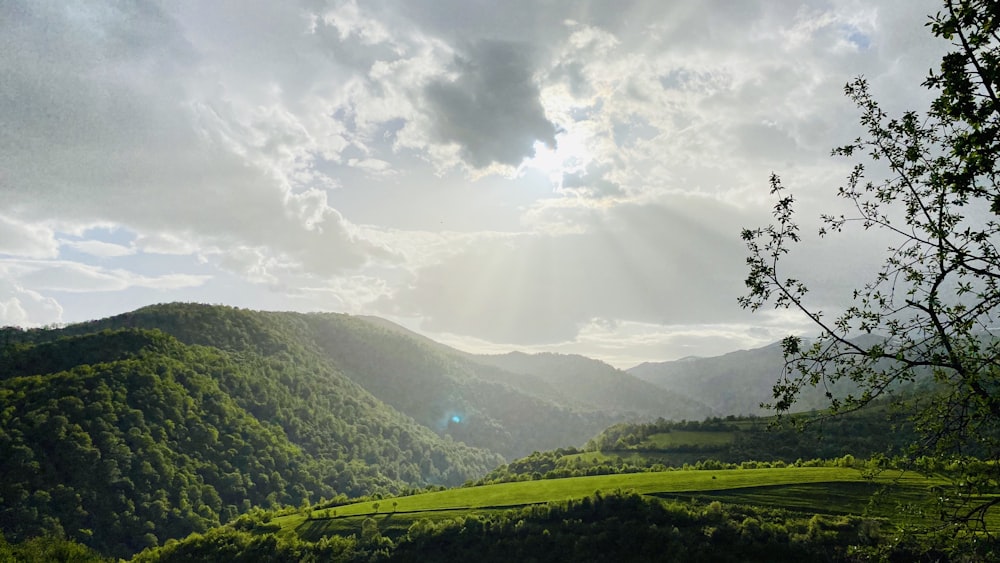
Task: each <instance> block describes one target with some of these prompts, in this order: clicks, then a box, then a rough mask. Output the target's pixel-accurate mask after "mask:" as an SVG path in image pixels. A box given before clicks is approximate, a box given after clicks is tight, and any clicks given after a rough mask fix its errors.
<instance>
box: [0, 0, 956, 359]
mask: <svg viewBox="0 0 1000 563" xmlns="http://www.w3.org/2000/svg"><path fill="white" fill-rule="evenodd" d="M936 8H937V6H936V5H935V4H932V3H930V2H929V1H923V0H921V1H919V2H916V1H913V0H895V1H884V2H862V1H809V2H773V1H764V0H756V1H751V0H746V1H743V0H741V1H739V2H726V1H721V0H720V1H716V2H676V1H675V2H663V1H661V0H647V1H642V0H636V1H630V2H596V1H595V2H569V1H553V2H533V1H510V2H480V1H468V0H438V1H433V2H432V1H411V0H406V1H403V0H400V1H398V2H393V1H388V0H385V1H373V2H361V3H357V2H322V1H307V0H302V1H289V2H249V1H247V2H238V3H216V2H194V1H192V2H185V1H180V2H173V1H171V2H144V3H135V4H133V3H110V2H86V1H83V2H74V3H65V2H62V1H44V0H23V1H22V0H5V1H4V2H2V3H0V31H2V32H0V76H2V77H3V78H2V80H0V325H8V324H13V325H21V326H38V325H47V324H52V323H67V322H76V321H82V320H87V319H93V318H100V317H106V316H109V315H113V314H117V313H121V312H124V311H128V310H132V309H135V308H137V307H140V306H143V305H146V304H149V303H157V302H167V301H198V302H206V303H223V304H228V305H235V306H241V307H250V308H254V309H275V310H296V311H336V312H346V313H352V314H365V315H376V316H380V317H385V318H388V319H391V320H393V321H396V322H399V323H401V324H403V325H405V326H407V327H409V328H412V329H414V330H417V331H419V332H422V333H424V334H426V335H428V336H430V337H432V338H434V339H436V340H439V341H442V342H445V343H448V344H451V345H454V346H457V347H459V348H462V349H465V350H468V351H473V352H500V351H507V350H511V349H520V350H525V351H557V352H572V353H581V354H585V355H588V356H590V357H594V358H600V359H603V360H606V361H608V362H610V363H612V364H614V365H617V366H619V367H629V366H631V365H635V364H637V363H639V362H642V361H647V360H654V361H655V360H668V359H674V358H679V357H683V356H688V355H713V354H719V353H722V352H726V351H729V350H733V349H737V348H749V347H753V346H759V345H762V344H765V343H768V342H771V341H773V340H775V339H778V338H780V337H781V336H783V335H785V334H787V333H788V332H797V331H802V330H804V329H805V328H806V325H803V324H802V323H801V321H800V319H797V318H795V317H794V316H790V315H784V314H777V313H768V314H763V315H759V314H758V315H754V316H752V317H751V316H750V315H748V314H747V313H745V312H743V311H741V310H740V309H739V307H738V306H737V304H736V298H737V296H739V295H741V294H742V292H743V278H744V276H745V273H744V250H743V247H742V244H741V242H740V240H739V232H740V228H741V227H742V226H752V225H758V224H761V223H763V222H766V221H767V220H768V217H769V209H770V205H771V203H770V201H769V200H768V198H767V191H768V183H767V180H768V176H769V174H770V173H771V172H772V171H775V172H778V173H780V174H782V176H783V178H784V179H785V183H786V184H787V185H790V186H794V187H795V188H796V189H797V190H800V194H801V197H802V202H803V206H804V210H805V212H806V213H813V214H815V213H818V212H820V211H822V210H824V209H825V208H826V206H827V205H828V202H829V201H830V199H831V197H832V194H833V193H834V192H835V190H836V187H837V186H839V185H840V184H841V182H842V178H843V177H844V175H845V173H846V170H847V169H848V168H849V165H850V163H849V162H845V161H839V160H835V159H832V158H831V157H830V156H829V153H830V149H832V148H833V147H834V146H836V145H838V144H842V143H845V142H848V141H850V140H851V139H853V138H854V137H855V136H856V135H857V134H858V130H857V129H856V125H855V124H856V122H857V118H856V117H857V112H856V110H855V109H854V108H853V107H852V106H851V104H850V102H849V101H848V100H846V99H845V98H844V97H843V95H842V87H843V85H844V83H846V82H847V81H848V80H849V79H851V78H852V77H854V76H857V75H864V76H866V77H867V78H868V79H869V80H870V81H871V83H872V90H873V92H874V94H875V96H876V98H878V99H880V100H882V101H884V103H886V105H887V109H890V110H892V111H899V110H903V109H922V108H924V107H926V104H927V100H928V98H929V96H928V94H927V92H925V91H924V90H922V89H921V88H920V87H919V84H920V82H921V81H922V80H923V78H924V77H925V76H926V74H927V72H928V68H927V64H928V63H927V61H936V60H938V59H939V58H940V53H941V52H943V50H944V48H945V45H943V44H940V43H935V42H934V41H931V40H929V39H928V37H929V34H928V33H927V32H926V31H925V29H924V25H923V24H924V23H925V22H926V21H927V16H926V14H928V13H932V12H933V11H934V10H935V9H936ZM829 244H830V246H828V247H825V250H823V251H821V252H814V253H811V254H809V255H807V256H803V257H801V258H799V260H800V262H799V264H800V267H802V268H807V269H808V270H809V271H810V273H811V274H813V276H814V277H815V278H817V279H819V280H820V282H822V283H821V287H820V288H818V289H820V291H819V293H818V294H817V296H816V299H818V300H819V302H818V305H819V306H820V308H822V305H823V304H824V300H825V299H829V301H830V302H831V303H842V302H843V298H844V295H845V294H846V295H849V292H850V288H851V287H853V285H852V281H855V280H854V279H853V276H855V275H858V274H856V271H857V270H856V269H855V268H854V267H853V266H852V264H854V262H848V263H847V264H848V267H845V260H846V259H850V260H854V261H856V262H858V263H864V262H865V260H866V257H867V256H869V255H873V256H875V255H877V253H878V251H879V250H880V249H879V248H874V247H872V246H871V245H870V244H869V245H868V246H866V247H864V248H862V247H859V246H855V245H853V242H852V240H851V239H846V240H843V241H839V242H835V243H829ZM866 253H867V254H866Z"/></svg>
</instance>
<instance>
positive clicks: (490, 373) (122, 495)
mask: <svg viewBox="0 0 1000 563" xmlns="http://www.w3.org/2000/svg"><path fill="white" fill-rule="evenodd" d="M542 360H545V361H547V362H549V363H550V364H552V367H553V369H554V370H556V369H558V370H560V371H558V372H557V373H556V372H554V373H553V374H552V375H547V374H546V373H544V370H542V369H540V368H539V366H543V365H544V364H545V362H541V363H539V362H538V358H530V359H529V360H528V362H527V363H528V364H531V365H532V366H534V367H531V368H530V369H527V368H525V369H520V368H519V371H509V370H507V369H504V367H503V366H502V365H491V363H490V361H487V360H483V359H482V358H478V357H475V356H473V355H470V354H465V353H462V352H459V351H457V350H453V349H450V348H448V347H446V346H443V345H440V344H437V343H434V342H433V341H429V340H428V339H426V338H423V337H419V336H417V335H414V334H412V333H408V332H407V331H405V329H402V328H400V327H397V326H396V325H392V323H389V322H388V321H381V320H379V321H375V320H373V319H370V318H359V317H352V316H349V315H339V314H298V313H272V312H255V311H248V310H242V309H238V308H231V307H217V306H207V305H196V304H167V305H155V306H150V307H144V308H142V309H139V310H136V311H133V312H130V313H126V314H123V315H118V316H115V317H110V318H107V319H100V320H95V321H91V322H87V323H80V324H75V325H70V326H67V327H64V328H61V329H32V330H21V329H16V328H5V329H0V459H4V460H8V462H6V463H4V464H2V465H0V498H2V502H0V532H2V533H3V534H4V535H6V537H7V539H9V540H12V541H19V540H21V539H23V538H27V537H30V536H32V535H36V534H40V533H50V534H56V535H65V537H67V538H69V539H73V540H78V541H81V542H83V543H84V544H86V545H88V546H91V547H95V548H97V549H98V550H100V551H101V552H102V553H105V554H110V555H116V556H122V555H127V554H129V553H132V552H134V551H136V550H138V549H141V548H142V547H145V546H148V545H152V544H154V543H157V542H162V541H164V540H166V539H168V538H176V537H180V536H183V535H185V534H187V533H189V532H193V531H204V530H207V529H209V528H211V527H212V526H215V525H218V524H220V523H224V522H227V521H229V520H231V519H233V518H234V517H236V516H237V515H239V514H241V513H244V512H246V511H247V510H248V509H250V508H251V507H252V506H263V507H274V506H280V505H298V504H301V503H303V502H310V501H313V502H314V501H317V500H319V499H321V498H334V497H337V496H358V495H368V494H373V493H378V494H386V493H392V492H399V491H403V490H408V489H410V488H414V487H416V488H420V487H425V486H428V485H457V484H460V483H463V482H466V481H470V480H474V479H477V478H480V477H482V476H483V475H485V474H486V473H487V472H488V471H490V470H491V469H493V468H495V467H497V466H498V465H500V464H501V463H502V462H503V461H504V460H505V459H508V460H509V459H514V458H516V457H518V456H523V455H526V454H527V453H529V452H531V451H534V450H549V449H552V448H555V447H559V446H563V445H567V444H570V445H572V444H576V445H582V444H583V443H584V442H585V441H586V440H587V439H588V438H590V437H591V436H593V435H594V434H596V433H597V432H599V431H600V430H601V429H603V428H605V427H607V426H608V425H609V424H612V423H614V422H617V421H622V420H627V419H629V418H632V417H642V416H645V417H646V418H651V417H652V415H653V414H654V413H656V414H657V415H658V416H670V415H671V412H674V413H677V414H678V415H683V416H690V415H694V414H697V413H698V412H699V411H698V410H697V409H698V407H694V408H693V409H692V408H688V407H686V406H685V405H683V402H682V401H679V400H677V398H676V397H675V396H673V395H671V394H670V393H668V392H664V391H659V390H656V389H655V388H652V387H650V388H647V389H645V391H646V393H645V394H646V395H648V397H647V398H646V399H645V400H644V401H639V400H638V397H639V395H642V394H643V386H645V385H647V384H645V383H643V382H641V381H638V380H636V379H634V378H632V377H631V376H627V375H626V374H623V373H621V372H617V371H616V370H613V368H610V366H606V365H604V364H598V363H596V362H593V363H588V362H587V361H584V360H583V359H582V358H570V360H571V362H570V363H575V364H577V365H576V366H569V367H566V366H567V364H566V360H567V358H555V357H553V358H544V357H543V358H542ZM555 360H558V361H555ZM557 364H562V367H560V366H559V365H557ZM594 365H597V366H598V367H599V368H600V370H603V372H602V373H599V374H597V375H592V374H588V372H587V370H588V369H592V368H593V367H594ZM570 368H572V369H570ZM574 370H575V372H576V373H580V374H581V375H580V376H579V384H577V385H574V384H573V381H574V375H573V373H574ZM614 381H618V382H619V383H621V382H622V381H625V382H628V383H627V384H626V385H620V387H623V388H626V392H619V393H617V394H616V393H615V388H614V387H615V386H614V385H610V384H609V382H614ZM628 389H631V391H628ZM629 392H630V393H632V396H633V397H636V405H637V408H634V409H629V408H628V404H627V403H628V396H629V395H628V393H629ZM587 394H589V396H590V397H591V399H589V400H583V398H582V397H584V396H586V395H587ZM601 395H605V396H607V397H608V398H610V399H609V400H604V401H602V400H599V399H600V396H601ZM682 407H684V408H686V410H682ZM81 468H83V469H82V470H81Z"/></svg>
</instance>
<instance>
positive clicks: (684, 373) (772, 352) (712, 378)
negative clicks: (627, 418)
mask: <svg viewBox="0 0 1000 563" xmlns="http://www.w3.org/2000/svg"><path fill="white" fill-rule="evenodd" d="M784 366H785V360H784V356H783V355H782V350H781V343H780V342H776V343H774V344H770V345H768V346H764V347H762V348H754V349H751V350H739V351H736V352H730V353H728V354H723V355H721V356H714V357H710V358H700V357H690V358H683V359H680V360H674V361H668V362H647V363H643V364H639V365H637V366H635V367H633V368H629V369H628V370H627V371H628V373H630V374H632V375H634V376H635V377H638V378H639V379H642V380H644V381H648V382H650V383H653V384H655V385H657V386H659V387H661V388H663V389H669V390H670V391H673V392H675V393H678V394H681V395H685V396H687V397H690V398H691V399H693V400H695V401H699V402H701V403H704V404H706V405H708V406H709V407H710V408H711V409H712V410H713V411H714V412H715V413H717V414H719V415H747V414H768V413H769V412H770V411H768V410H767V409H763V408H761V407H760V405H761V403H768V402H771V401H772V399H773V395H772V393H771V389H772V388H773V387H774V384H775V383H776V382H777V381H779V380H780V379H781V376H782V371H783V370H784ZM855 390H856V387H854V386H853V385H852V384H850V383H848V382H839V383H838V384H836V385H833V386H831V387H830V392H831V393H833V394H834V395H846V394H847V393H850V392H852V391H855ZM829 403H830V401H829V399H828V398H827V397H826V389H824V388H814V389H805V390H803V392H802V393H801V394H800V396H799V399H798V401H797V402H796V404H795V409H796V410H812V409H820V408H824V407H826V406H829Z"/></svg>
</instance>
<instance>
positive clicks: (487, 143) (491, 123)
mask: <svg viewBox="0 0 1000 563" xmlns="http://www.w3.org/2000/svg"><path fill="white" fill-rule="evenodd" d="M455 70H456V72H457V73H458V77H457V78H456V79H455V80H453V81H447V80H437V81H434V82H432V83H430V84H429V85H428V86H427V88H426V89H425V90H424V97H425V101H426V104H427V110H428V111H429V112H430V113H431V121H432V123H433V132H434V134H435V135H436V137H437V140H438V141H440V142H444V143H457V144H458V145H459V146H461V148H462V157H463V158H464V159H465V160H466V162H468V163H469V164H471V165H472V166H474V167H476V168H482V167H485V166H489V165H490V164H492V163H500V164H509V165H512V166H516V165H518V164H520V163H521V161H522V160H523V159H525V158H528V157H531V156H533V155H534V152H535V151H534V148H533V146H534V143H535V141H542V142H543V143H545V144H547V145H549V146H553V147H554V146H555V143H556V139H555V133H556V127H555V125H553V124H552V123H551V122H550V121H549V120H548V119H547V118H546V117H545V110H544V109H543V108H542V104H541V101H540V100H539V94H540V92H539V89H538V85H537V84H536V83H535V80H534V77H533V76H532V67H531V65H530V58H529V57H528V53H527V48H526V46H524V45H520V44H515V43H507V42H502V41H482V42H479V43H477V44H475V45H474V46H473V47H471V48H470V49H468V50H467V51H466V52H465V53H463V54H461V55H459V56H458V57H456V59H455Z"/></svg>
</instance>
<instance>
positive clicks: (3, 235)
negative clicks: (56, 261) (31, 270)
mask: <svg viewBox="0 0 1000 563" xmlns="http://www.w3.org/2000/svg"><path fill="white" fill-rule="evenodd" d="M0 254H10V255H13V256H19V257H24V258H55V257H56V256H58V255H59V243H58V242H57V241H56V239H55V233H54V232H53V231H52V229H50V228H48V227H46V226H44V225H41V224H27V223H23V222H21V221H17V220H14V219H10V218H8V217H4V216H3V215H0Z"/></svg>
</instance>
